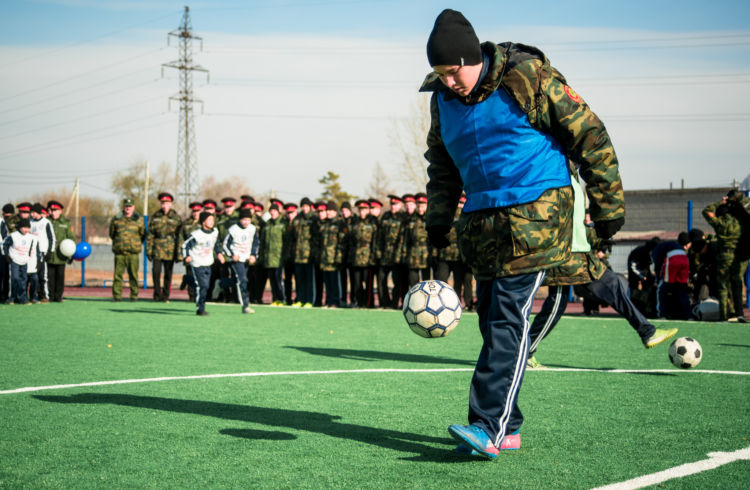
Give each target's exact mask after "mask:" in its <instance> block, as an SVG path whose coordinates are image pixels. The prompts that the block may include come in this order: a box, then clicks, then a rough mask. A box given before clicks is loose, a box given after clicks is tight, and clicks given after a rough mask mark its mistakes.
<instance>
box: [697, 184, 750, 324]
mask: <svg viewBox="0 0 750 490" xmlns="http://www.w3.org/2000/svg"><path fill="white" fill-rule="evenodd" d="M748 210H750V200H748V199H747V198H743V196H742V194H741V193H740V192H739V191H737V190H736V189H731V190H730V191H729V192H727V195H726V196H724V197H723V198H722V199H721V201H719V202H715V203H713V204H709V205H708V206H706V208H705V209H704V210H703V217H704V218H705V219H706V221H707V222H708V224H709V225H711V226H712V227H713V229H714V231H715V232H716V242H717V244H716V246H717V254H716V283H717V285H718V293H719V298H718V300H719V320H721V321H726V320H729V321H732V322H743V323H744V322H745V321H746V319H745V316H744V311H743V306H744V305H743V301H742V300H743V298H742V280H743V277H744V275H745V270H746V269H747V263H748V254H750V242H745V241H744V240H741V239H742V238H743V237H742V233H743V226H742V221H741V220H743V216H744V215H746V214H747V213H748ZM745 233H748V232H747V226H745Z"/></svg>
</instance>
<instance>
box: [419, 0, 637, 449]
mask: <svg viewBox="0 0 750 490" xmlns="http://www.w3.org/2000/svg"><path fill="white" fill-rule="evenodd" d="M427 58H428V60H429V63H430V66H432V68H433V70H434V71H433V72H432V73H430V74H429V75H428V76H427V78H426V79H425V81H424V83H423V85H422V88H421V89H420V90H421V91H423V92H432V99H431V103H430V114H431V119H432V123H431V127H430V130H429V133H428V135H427V146H428V150H427V152H426V153H425V157H426V158H427V160H428V161H429V166H428V168H427V173H428V177H429V181H428V183H427V195H428V199H427V203H428V208H427V218H426V228H427V232H428V235H429V240H430V242H431V243H432V245H433V246H435V247H437V248H444V247H446V246H447V245H448V239H447V237H446V236H447V234H448V232H449V231H450V226H451V223H452V221H453V217H454V212H455V210H456V207H457V204H458V200H459V197H460V196H461V192H462V191H465V192H466V204H465V205H464V208H463V211H462V214H461V216H460V218H459V222H458V233H459V234H458V245H459V248H460V250H461V255H462V256H463V257H465V258H466V260H467V262H468V264H469V265H470V266H471V268H472V271H473V273H474V276H475V277H476V279H477V297H478V307H477V313H478V316H479V329H480V331H481V333H482V338H483V345H482V350H481V352H480V354H479V358H478V359H477V363H476V368H475V370H474V375H473V377H472V380H471V388H470V393H469V424H468V425H458V424H454V425H451V426H450V427H449V428H448V431H449V432H450V434H451V435H452V436H453V437H454V438H455V439H456V440H457V441H458V442H459V445H458V447H457V448H456V451H458V452H462V453H471V454H478V455H481V456H484V457H487V458H491V459H492V458H496V457H497V455H498V453H499V451H500V450H504V449H519V448H520V446H521V436H520V433H519V431H520V428H521V424H522V422H523V416H522V415H521V411H520V409H519V408H518V403H517V400H518V393H519V390H520V389H521V382H522V381H523V375H524V371H525V368H526V359H527V356H528V352H529V312H530V310H531V305H532V301H533V299H534V294H535V293H536V291H537V289H538V288H539V286H540V285H541V284H542V281H543V280H544V277H545V273H546V271H547V270H549V269H552V268H560V267H564V266H565V265H566V264H567V262H568V261H570V260H571V256H572V254H571V248H572V243H573V241H574V240H573V223H574V219H573V208H574V192H575V191H576V189H574V187H575V188H577V189H579V188H580V187H579V186H578V175H579V174H580V176H581V177H582V178H583V180H584V181H585V182H586V184H587V185H586V192H587V194H588V197H589V201H590V212H591V217H592V219H593V221H594V222H595V229H596V233H597V235H598V236H600V237H601V238H610V237H611V236H612V235H614V234H615V233H616V232H617V230H619V229H620V227H621V226H622V225H623V223H624V222H625V204H624V196H623V192H622V184H621V182H620V174H619V170H618V163H617V157H616V156H615V151H614V148H613V147H612V143H611V141H610V139H609V136H608V134H607V132H606V130H605V128H604V125H603V124H602V122H601V121H600V120H599V119H598V118H597V117H596V115H595V114H594V113H593V112H592V111H591V110H590V109H589V107H588V105H586V103H585V102H584V101H583V100H582V99H581V97H580V96H579V95H578V94H577V93H576V92H575V91H573V89H572V88H570V87H569V86H568V85H567V83H566V81H565V78H564V77H563V76H562V75H561V74H560V73H559V72H558V71H557V70H556V69H554V68H553V67H552V66H550V64H549V61H548V60H547V58H546V57H545V56H544V53H542V52H541V51H539V50H538V49H536V48H533V47H531V46H525V45H521V44H514V43H509V42H507V43H502V44H494V43H491V42H486V43H482V44H480V43H479V39H478V38H477V36H476V34H475V33H474V28H473V27H472V26H471V24H470V23H469V21H468V20H466V18H465V17H464V16H463V15H462V14H461V13H460V12H457V11H455V10H444V11H443V12H442V13H441V14H440V15H439V16H438V18H437V20H436V21H435V26H434V28H433V30H432V33H431V34H430V37H429V40H428V41H427ZM576 199H583V196H582V195H581V194H580V193H579V196H578V197H577V198H576ZM579 205H580V204H579ZM576 224H577V225H578V224H580V226H581V227H582V226H583V220H582V219H581V220H577V221H576ZM577 231H578V232H579V233H580V231H583V230H577ZM584 236H585V235H584Z"/></svg>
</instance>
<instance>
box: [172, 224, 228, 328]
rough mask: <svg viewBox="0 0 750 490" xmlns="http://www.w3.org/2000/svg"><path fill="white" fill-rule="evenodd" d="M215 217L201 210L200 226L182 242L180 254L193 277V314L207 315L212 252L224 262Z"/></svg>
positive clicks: (212, 260) (212, 261)
mask: <svg viewBox="0 0 750 490" xmlns="http://www.w3.org/2000/svg"><path fill="white" fill-rule="evenodd" d="M215 219H216V218H215V217H214V215H213V214H211V213H207V212H205V211H204V212H202V213H201V214H200V216H199V217H198V222H199V223H200V228H198V229H197V230H194V231H193V232H192V233H190V235H188V237H187V240H185V241H184V242H183V243H182V256H183V257H185V266H186V267H190V270H191V271H192V273H193V278H194V279H195V307H196V311H195V314H196V315H198V316H208V312H207V311H206V297H207V295H208V284H209V281H210V279H211V265H213V263H214V254H216V257H217V258H218V259H219V262H220V263H222V264H223V263H224V255H222V253H221V248H220V246H219V245H220V243H219V242H218V241H217V239H218V237H219V232H218V230H216V228H214V220H215Z"/></svg>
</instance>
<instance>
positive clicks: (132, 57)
mask: <svg viewBox="0 0 750 490" xmlns="http://www.w3.org/2000/svg"><path fill="white" fill-rule="evenodd" d="M163 49H165V48H164V47H161V48H157V49H151V50H149V51H145V52H143V53H140V54H137V55H135V56H131V57H129V58H125V59H123V60H119V61H116V62H114V63H110V64H107V65H103V66H99V67H96V68H93V69H91V70H88V71H85V72H83V73H79V74H78V75H73V76H72V77H68V78H64V79H62V80H57V81H55V82H52V83H49V84H47V85H43V86H41V87H36V88H32V89H29V90H25V91H23V92H19V93H17V94H13V95H8V96H5V97H0V102H3V101H5V100H8V99H14V98H16V97H20V96H21V95H27V94H30V93H33V92H38V91H39V90H44V89H47V88H50V87H54V86H56V85H59V84H61V83H65V82H69V81H70V80H75V79H76V78H81V77H83V76H86V75H89V74H91V73H93V72H95V71H100V70H103V69H106V68H111V67H113V66H117V65H122V64H123V63H127V62H128V61H133V60H135V59H138V58H143V57H145V56H149V55H152V54H154V53H157V52H159V51H162V50H163Z"/></svg>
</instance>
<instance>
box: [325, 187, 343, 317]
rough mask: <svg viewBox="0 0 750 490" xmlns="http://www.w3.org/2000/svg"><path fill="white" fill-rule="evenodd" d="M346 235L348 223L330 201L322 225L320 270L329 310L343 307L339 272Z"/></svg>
mask: <svg viewBox="0 0 750 490" xmlns="http://www.w3.org/2000/svg"><path fill="white" fill-rule="evenodd" d="M346 233H347V227H346V222H345V221H344V219H343V218H340V217H339V216H338V206H336V203H335V202H334V201H329V202H328V203H326V219H325V220H323V221H321V224H320V269H321V271H322V272H323V283H324V285H325V290H326V306H327V307H329V308H338V307H339V306H340V305H341V276H340V275H339V270H340V269H341V264H343V262H344V256H343V250H344V242H345V241H346Z"/></svg>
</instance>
